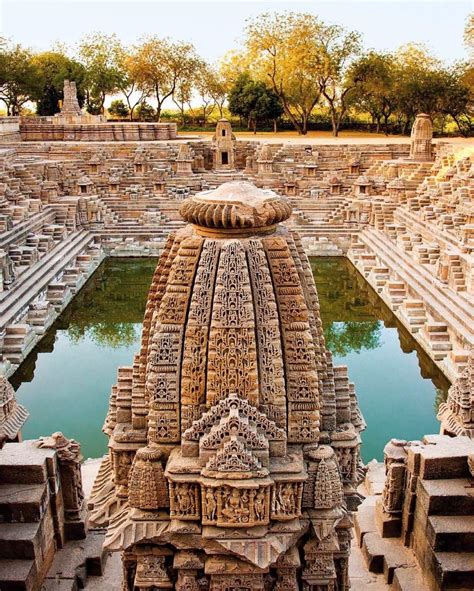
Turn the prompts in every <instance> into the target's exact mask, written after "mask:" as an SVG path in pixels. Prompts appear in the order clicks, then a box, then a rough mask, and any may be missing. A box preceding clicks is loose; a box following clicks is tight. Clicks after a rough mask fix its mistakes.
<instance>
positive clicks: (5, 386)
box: [0, 375, 29, 447]
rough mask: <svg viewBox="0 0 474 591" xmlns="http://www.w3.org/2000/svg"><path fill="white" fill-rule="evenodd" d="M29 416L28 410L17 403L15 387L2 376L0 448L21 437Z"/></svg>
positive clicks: (0, 381)
mask: <svg viewBox="0 0 474 591" xmlns="http://www.w3.org/2000/svg"><path fill="white" fill-rule="evenodd" d="M28 416H29V414H28V411H27V410H26V408H25V407H24V406H22V405H21V404H18V402H17V401H16V398H15V390H14V389H13V386H12V385H11V384H10V382H9V381H8V379H7V378H6V377H5V376H4V375H2V376H0V447H2V445H3V444H4V443H5V441H8V440H10V441H15V440H16V439H17V438H18V437H19V434H20V431H21V428H22V427H23V425H24V423H25V421H26V419H27V418H28Z"/></svg>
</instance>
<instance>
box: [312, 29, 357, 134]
mask: <svg viewBox="0 0 474 591" xmlns="http://www.w3.org/2000/svg"><path fill="white" fill-rule="evenodd" d="M317 34H318V44H319V51H320V55H319V70H320V74H319V87H320V91H321V94H322V96H323V97H324V99H325V102H326V103H327V105H328V107H329V113H330V115H331V124H332V134H333V136H335V137H337V136H338V134H339V128H340V126H341V123H342V121H343V119H344V117H345V115H346V112H347V108H348V101H349V98H350V92H351V91H353V90H354V89H355V88H356V86H357V84H358V82H359V79H358V78H357V77H354V76H349V75H348V72H347V68H348V65H349V64H350V62H351V60H353V58H354V57H355V56H356V55H357V54H358V53H360V48H361V45H360V35H359V33H356V32H355V31H346V30H345V29H344V28H343V27H340V26H338V25H324V24H320V26H319V29H318V31H317Z"/></svg>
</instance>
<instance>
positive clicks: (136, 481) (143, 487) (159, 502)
mask: <svg viewBox="0 0 474 591" xmlns="http://www.w3.org/2000/svg"><path fill="white" fill-rule="evenodd" d="M162 455H163V454H162V452H161V451H160V450H159V449H153V448H150V447H144V448H142V449H139V450H138V451H137V453H136V455H135V459H134V461H133V465H132V468H131V470H130V481H129V484H128V499H129V502H130V506H131V507H137V508H138V509H144V510H150V509H151V510H153V509H160V508H163V507H169V499H168V488H167V486H166V480H165V477H164V472H163V467H162V465H161V456H162Z"/></svg>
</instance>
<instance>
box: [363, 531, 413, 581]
mask: <svg viewBox="0 0 474 591" xmlns="http://www.w3.org/2000/svg"><path fill="white" fill-rule="evenodd" d="M362 554H363V555H364V557H365V559H366V561H367V566H368V568H369V571H370V572H373V573H383V574H384V577H385V580H386V581H387V583H388V584H392V582H393V577H394V573H395V571H396V569H398V568H410V567H415V566H416V560H415V557H414V555H413V552H412V550H410V549H409V548H406V547H405V546H404V545H403V544H402V542H401V540H399V539H396V538H390V541H388V540H386V539H383V538H382V537H381V536H380V535H379V534H378V533H377V532H370V533H366V534H365V535H364V538H363V540H362Z"/></svg>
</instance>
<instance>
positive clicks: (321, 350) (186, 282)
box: [91, 182, 364, 591]
mask: <svg viewBox="0 0 474 591" xmlns="http://www.w3.org/2000/svg"><path fill="white" fill-rule="evenodd" d="M180 212H181V215H182V216H183V218H184V219H185V220H186V221H187V222H188V225H187V226H186V227H185V228H183V229H182V230H180V231H178V232H176V233H175V234H172V235H170V237H169V238H168V241H167V244H166V247H165V249H164V251H163V253H162V255H161V257H160V260H159V263H158V266H157V268H156V271H155V274H154V277H153V281H152V285H151V289H150V294H149V298H148V302H147V308H146V312H145V318H144V323H143V333H142V342H141V349H140V352H139V354H137V355H136V357H135V361H134V365H133V367H131V368H120V369H119V379H118V383H117V385H116V386H114V388H113V390H112V395H111V399H110V409H109V413H108V416H107V419H106V422H105V426H104V429H105V431H106V433H107V434H108V435H109V437H110V443H109V449H110V453H109V457H108V458H107V459H106V460H104V463H103V465H102V468H101V470H100V472H99V476H98V479H97V481H96V484H95V487H94V491H93V495H92V500H91V508H92V522H93V525H94V523H95V524H96V525H106V526H107V527H108V532H107V537H106V547H107V548H108V549H109V550H112V551H113V550H115V551H122V552H123V561H124V562H123V564H124V587H123V588H124V589H125V590H128V591H135V590H145V589H155V588H156V589H161V588H169V589H171V588H173V589H177V590H179V591H184V590H186V591H193V590H196V591H198V590H199V589H201V590H202V589H209V590H210V591H231V590H232V591H235V590H239V591H242V590H249V591H251V590H252V591H255V590H263V589H278V590H280V591H283V590H287V591H294V590H297V589H304V590H308V591H310V590H311V591H333V590H346V589H348V588H349V582H348V573H347V570H348V556H349V551H350V537H351V533H350V528H351V525H352V520H351V513H350V510H351V509H354V508H355V506H356V504H357V501H358V496H357V493H356V486H357V483H358V481H359V479H360V475H361V463H360V458H359V446H360V437H359V432H360V430H361V429H363V428H364V422H363V419H362V417H361V415H360V412H359V409H358V405H357V401H356V397H355V393H354V387H353V385H352V384H350V383H349V381H348V378H347V370H346V368H345V367H333V365H332V360H331V354H330V353H329V352H328V351H327V349H326V347H325V342H324V336H323V330H322V326H321V318H320V313H319V302H318V296H317V292H316V287H315V284H314V280H313V275H312V272H311V268H310V265H309V261H308V259H307V257H306V255H305V253H304V251H303V247H302V244H301V240H300V238H299V236H298V235H297V234H296V233H295V232H292V231H291V230H290V229H289V228H287V227H286V226H285V225H283V224H282V223H281V222H284V221H285V220H287V219H288V218H289V217H290V215H291V206H290V204H289V202H288V201H287V200H286V199H285V198H283V197H280V196H279V195H277V194H276V193H273V192H272V191H268V190H261V189H257V188H256V187H255V186H253V185H251V184H249V183H246V182H232V183H225V184H223V185H221V186H220V187H219V188H217V189H215V190H212V191H205V192H202V193H199V194H197V195H195V196H193V197H190V198H189V199H187V200H186V201H184V202H183V204H182V206H181V209H180Z"/></svg>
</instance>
